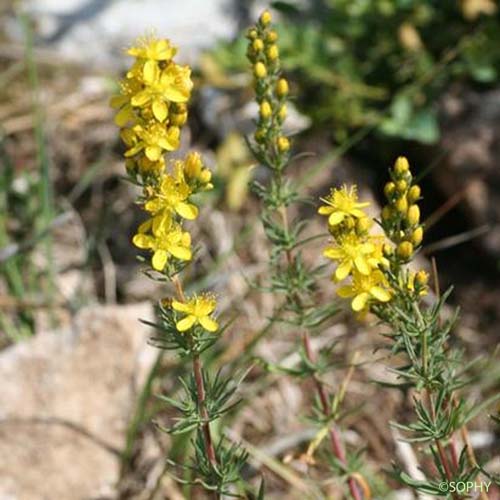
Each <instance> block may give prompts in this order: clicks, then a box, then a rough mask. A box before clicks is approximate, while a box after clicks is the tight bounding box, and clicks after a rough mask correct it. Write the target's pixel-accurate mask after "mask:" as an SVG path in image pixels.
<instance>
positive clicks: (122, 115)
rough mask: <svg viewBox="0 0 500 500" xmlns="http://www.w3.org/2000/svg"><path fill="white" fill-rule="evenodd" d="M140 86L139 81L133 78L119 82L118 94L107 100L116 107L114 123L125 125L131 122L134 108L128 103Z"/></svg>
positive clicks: (133, 116)
mask: <svg viewBox="0 0 500 500" xmlns="http://www.w3.org/2000/svg"><path fill="white" fill-rule="evenodd" d="M141 88H142V84H141V82H139V81H138V80H135V79H127V80H123V81H121V82H120V94H118V95H114V96H112V97H111V99H110V101H109V105H110V106H111V107H112V108H114V109H118V110H119V111H118V113H116V116H115V123H116V125H118V126H119V127H123V126H125V125H126V124H127V123H128V122H133V121H134V120H135V118H136V116H135V113H134V109H133V107H132V105H131V104H130V100H131V98H132V96H133V95H135V94H137V92H139V91H140V90H141Z"/></svg>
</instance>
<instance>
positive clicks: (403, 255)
mask: <svg viewBox="0 0 500 500" xmlns="http://www.w3.org/2000/svg"><path fill="white" fill-rule="evenodd" d="M396 251H397V254H398V257H399V258H400V259H403V260H409V259H410V257H411V256H412V255H413V245H412V244H411V243H410V242H409V241H402V242H401V243H400V244H399V245H398V248H397V250H396Z"/></svg>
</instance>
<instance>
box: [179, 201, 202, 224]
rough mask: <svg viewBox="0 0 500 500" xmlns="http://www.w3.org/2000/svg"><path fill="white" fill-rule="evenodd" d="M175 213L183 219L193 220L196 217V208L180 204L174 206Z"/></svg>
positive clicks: (187, 204) (189, 204) (188, 204)
mask: <svg viewBox="0 0 500 500" xmlns="http://www.w3.org/2000/svg"><path fill="white" fill-rule="evenodd" d="M175 211H176V212H177V213H178V214H179V215H180V216H181V217H184V219H188V220H193V219H196V217H197V216H198V208H197V207H196V206H195V205H192V204H191V203H184V202H180V203H178V204H177V205H176V206H175Z"/></svg>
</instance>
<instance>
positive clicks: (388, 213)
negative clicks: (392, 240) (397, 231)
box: [382, 205, 393, 221]
mask: <svg viewBox="0 0 500 500" xmlns="http://www.w3.org/2000/svg"><path fill="white" fill-rule="evenodd" d="M392 216H393V212H392V208H391V207H389V206H388V205H386V206H385V207H384V208H383V209H382V220H384V221H387V220H389V219H391V218H392Z"/></svg>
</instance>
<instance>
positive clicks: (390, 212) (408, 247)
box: [382, 156, 424, 263]
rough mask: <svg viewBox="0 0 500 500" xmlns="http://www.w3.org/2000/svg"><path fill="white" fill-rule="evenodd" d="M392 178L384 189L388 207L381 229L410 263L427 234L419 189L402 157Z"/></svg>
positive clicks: (403, 259) (393, 171) (392, 170)
mask: <svg viewBox="0 0 500 500" xmlns="http://www.w3.org/2000/svg"><path fill="white" fill-rule="evenodd" d="M389 175H390V178H391V180H390V181H389V182H388V183H387V184H386V185H385V187H384V195H385V197H386V199H387V204H386V205H385V206H384V208H383V209H382V227H383V228H384V231H385V232H386V234H387V236H388V237H389V238H390V239H391V240H392V241H393V242H394V244H395V245H396V249H395V252H396V256H397V258H398V259H399V261H400V262H402V263H405V262H409V261H410V260H411V258H412V256H413V254H414V252H415V250H416V249H417V248H418V247H419V246H420V245H421V243H422V239H423V235H424V229H423V227H422V225H421V223H420V208H419V206H418V204H417V202H418V201H419V200H420V187H419V186H418V185H417V184H414V183H413V176H412V174H411V171H410V165H409V163H408V160H407V159H406V158H405V157H403V156H400V157H399V158H398V159H397V160H396V162H395V164H394V167H393V168H392V169H390V171H389ZM389 248H390V247H388V251H389V252H390V251H391V250H390V249H389Z"/></svg>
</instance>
